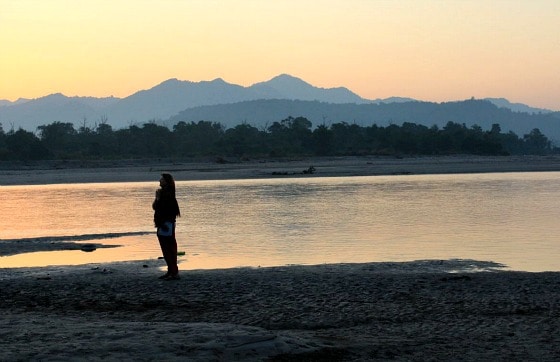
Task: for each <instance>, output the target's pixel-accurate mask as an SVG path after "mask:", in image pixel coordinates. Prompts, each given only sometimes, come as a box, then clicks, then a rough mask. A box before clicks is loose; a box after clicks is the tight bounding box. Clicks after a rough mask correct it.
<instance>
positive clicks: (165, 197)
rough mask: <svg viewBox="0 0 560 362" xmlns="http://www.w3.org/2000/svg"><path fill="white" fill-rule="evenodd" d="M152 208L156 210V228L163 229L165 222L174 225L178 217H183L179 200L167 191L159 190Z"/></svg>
mask: <svg viewBox="0 0 560 362" xmlns="http://www.w3.org/2000/svg"><path fill="white" fill-rule="evenodd" d="M152 208H153V209H154V224H155V226H156V227H161V226H162V225H163V224H164V223H165V222H173V223H174V222H175V220H176V219H177V216H180V215H181V212H180V210H179V204H178V203H177V199H176V198H175V196H174V195H173V194H172V193H171V192H169V191H167V190H165V189H160V190H158V193H157V196H156V199H155V200H154V202H153V203H152Z"/></svg>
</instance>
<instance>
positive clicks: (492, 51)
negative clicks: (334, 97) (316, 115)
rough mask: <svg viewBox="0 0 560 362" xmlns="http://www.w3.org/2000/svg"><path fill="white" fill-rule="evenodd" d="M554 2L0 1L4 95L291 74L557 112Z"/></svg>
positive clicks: (362, 90)
mask: <svg viewBox="0 0 560 362" xmlns="http://www.w3.org/2000/svg"><path fill="white" fill-rule="evenodd" d="M559 34H560V1H558V0H531V1H509V0H495V1H487V0H471V1H458V0H457V1H454V0H449V1H440V0H345V1H340V0H282V1H263V0H235V1H233V0H232V1H227V0H223V1H217V0H190V1H188V0H82V1H75V0H49V1H44V0H0V99H8V100H12V101H13V100H16V99H17V98H20V97H23V98H37V97H42V96H45V95H48V94H51V93H56V92H61V93H63V94H65V95H67V96H95V97H105V96H111V95H114V96H116V97H126V96H128V95H131V94H133V93H134V92H136V91H138V90H141V89H148V88H151V87H153V86H155V85H157V84H159V83H161V82H162V81H164V80H167V79H169V78H177V79H180V80H190V81H201V80H213V79H215V78H223V79H224V80H225V81H227V82H229V83H235V84H240V85H243V86H249V85H251V84H254V83H256V82H261V81H266V80H269V79H271V78H272V77H274V76H276V75H279V74H282V73H287V74H290V75H293V76H296V77H299V78H301V79H303V80H305V81H307V82H308V83H311V84H313V85H315V86H318V87H324V88H330V87H339V86H344V87H347V88H349V89H350V90H352V91H353V92H355V93H357V94H359V95H360V96H362V97H364V98H368V99H376V98H386V97H391V96H403V97H412V98H415V99H419V100H426V101H436V102H443V101H449V100H462V99H467V98H470V97H475V98H485V97H505V98H508V99H509V100H510V101H512V102H521V103H525V104H529V105H531V106H535V107H543V108H549V109H553V110H560V72H559V71H558V65H559V64H560V36H559Z"/></svg>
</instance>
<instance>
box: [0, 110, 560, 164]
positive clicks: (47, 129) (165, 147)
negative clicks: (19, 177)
mask: <svg viewBox="0 0 560 362" xmlns="http://www.w3.org/2000/svg"><path fill="white" fill-rule="evenodd" d="M558 151H559V149H558V148H556V147H553V146H552V143H551V141H550V140H549V139H548V138H547V137H546V136H545V135H544V134H542V133H541V132H540V130H539V129H537V128H535V129H533V130H532V131H531V132H530V133H529V134H526V135H523V136H522V137H519V136H517V135H516V134H515V133H513V132H508V133H503V132H502V130H501V128H500V125H499V124H493V125H492V127H491V129H489V130H483V129H482V128H481V127H479V126H476V125H475V126H472V127H466V126H465V124H459V123H453V122H448V123H447V124H446V125H445V126H444V127H442V128H439V127H438V126H435V125H434V126H432V127H426V126H423V125H418V124H414V123H408V122H406V123H403V124H402V125H401V126H398V125H389V126H387V127H380V126H377V125H375V124H374V125H371V126H360V125H357V124H350V123H346V122H340V123H334V124H332V125H325V124H321V125H319V126H317V127H315V128H313V125H312V123H311V122H310V121H309V120H308V119H306V118H304V117H296V118H294V117H288V118H286V119H284V120H282V121H278V122H273V123H272V124H271V125H269V126H267V127H262V129H258V128H256V127H254V126H251V125H249V124H246V123H243V124H239V125H237V126H235V127H233V128H228V129H226V128H225V127H224V126H223V125H222V124H220V123H217V122H210V121H199V122H185V121H179V122H178V123H176V124H175V125H174V126H173V127H172V129H170V128H168V127H165V126H162V125H158V124H157V123H156V122H148V123H145V124H143V125H131V126H129V127H128V128H123V129H118V130H113V128H112V127H111V126H110V125H109V124H107V123H106V122H105V121H102V122H100V123H99V124H97V125H95V126H94V127H88V126H87V125H86V124H85V122H84V125H82V126H81V127H79V128H78V129H76V128H75V127H74V125H73V123H64V122H53V123H51V124H48V125H43V126H39V127H38V128H37V132H36V133H33V132H29V131H26V130H23V129H19V130H17V131H15V130H10V131H9V132H5V131H4V130H3V128H2V127H1V125H0V160H5V161H6V160H18V161H26V160H111V159H135V158H170V157H171V158H172V157H177V158H182V157H201V156H202V157H204V156H221V157H247V158H251V157H252V158H257V157H291V156H347V155H452V154H476V155H519V154H533V155H544V154H551V153H558Z"/></svg>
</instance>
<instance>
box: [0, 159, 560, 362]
mask: <svg viewBox="0 0 560 362" xmlns="http://www.w3.org/2000/svg"><path fill="white" fill-rule="evenodd" d="M310 166H314V167H315V168H316V172H315V173H314V174H313V175H312V177H320V176H349V175H388V174H421V173H454V172H511V171H518V172H519V171H559V170H560V162H559V159H557V158H556V157H549V158H509V157H508V158H478V157H474V158H471V157H466V158H465V157H457V158H454V157H446V158H421V159H417V158H411V159H395V158H390V159H385V158H383V159H382V158H344V159H313V160H309V159H305V160H292V161H286V162H269V161H267V162H264V161H263V162H256V161H254V162H253V161H251V162H244V163H231V164H229V163H228V164H216V163H195V164H191V163H165V162H162V163H161V164H160V165H153V164H151V165H138V164H134V165H123V164H122V163H121V164H119V165H115V167H109V168H107V167H91V166H88V167H87V168H83V167H82V168H78V167H66V168H62V169H60V168H59V169H53V168H52V167H46V168H38V167H37V166H36V165H35V166H34V167H31V168H29V169H11V170H9V169H3V170H1V171H0V185H8V184H40V183H57V182H117V181H152V182H153V181H154V180H157V178H158V176H159V173H160V172H162V171H169V172H173V174H174V175H175V176H176V178H177V180H200V179H226V178H263V177H300V176H301V177H304V176H309V175H307V174H304V173H303V170H307V169H308V167H310ZM4 247H5V245H2V246H0V248H4ZM73 247H75V246H73ZM162 267H163V261H161V260H148V261H142V262H128V263H115V264H97V265H93V264H92V265H82V266H73V267H47V268H17V269H7V268H3V269H2V268H0V295H1V298H0V313H1V316H0V337H1V338H0V341H1V342H0V344H1V347H2V348H0V360H1V361H4V360H6V361H11V360H41V361H61V360H92V361H93V360H104V361H105V360H115V361H117V360H118V361H120V360H137V361H152V360H172V361H173V360H176V361H184V360H189V361H235V360H240V361H246V360H247V361H319V360H324V361H372V360H379V361H385V360H396V361H457V360H459V361H481V360H482V361H489V360H491V361H556V360H560V347H559V346H560V343H559V342H560V310H559V305H560V273H556V272H549V273H526V272H512V271H502V270H500V266H499V265H494V264H492V263H487V262H480V261H461V260H445V261H438V260H434V261H418V262H408V263H368V264H337V265H319V266H286V267H274V268H236V269H225V270H194V271H183V272H182V274H181V275H182V278H181V279H180V280H178V281H162V280H159V279H158V278H157V277H158V276H159V275H160V274H161V273H162V272H161V268H162ZM473 269H475V270H484V271H473Z"/></svg>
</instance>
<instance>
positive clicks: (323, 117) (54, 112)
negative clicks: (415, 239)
mask: <svg viewBox="0 0 560 362" xmlns="http://www.w3.org/2000/svg"><path fill="white" fill-rule="evenodd" d="M290 116H292V117H298V116H303V117H306V118H308V119H309V120H310V121H311V122H312V123H313V125H315V126H316V125H319V124H327V125H328V124H332V123H338V122H347V123H357V124H360V125H371V124H373V123H375V124H377V125H379V126H386V125H389V124H391V123H392V124H402V123H403V122H412V123H418V124H424V125H427V126H432V125H438V126H443V125H445V124H446V123H447V122H448V121H452V122H456V123H465V124H466V125H467V126H472V125H474V124H477V125H479V126H481V127H482V128H483V129H488V128H490V126H491V125H492V124H493V123H499V124H500V125H501V127H502V130H503V131H506V132H507V131H513V132H515V133H516V134H518V135H520V136H521V135H523V134H526V133H529V132H530V131H531V130H532V129H534V128H539V129H540V130H541V131H542V132H543V133H544V134H545V135H547V136H548V137H549V138H551V139H553V140H560V112H552V111H550V110H546V109H538V108H532V107H530V106H527V105H524V104H512V103H510V102H509V101H507V100H506V99H501V98H493V99H486V100H466V101H458V102H457V101H455V102H444V103H433V102H422V101H417V100H414V99H410V98H398V97H392V98H387V99H375V100H368V99H364V98H362V97H360V96H359V95H357V94H355V93H353V92H351V91H350V90H348V89H347V88H344V87H339V88H328V89H325V88H319V87H315V86H313V85H311V84H308V83H306V82H305V81H303V80H301V79H299V78H296V77H293V76H290V75H286V74H283V75H279V76H277V77H274V78H272V79H271V80H269V81H266V82H260V83H256V84H253V85H252V86H249V87H243V86H240V85H235V84H230V83H227V82H225V81H224V80H222V79H215V80H213V81H202V82H190V81H180V80H177V79H169V80H166V81H164V82H163V83H161V84H159V85H157V86H155V87H153V88H151V89H148V90H142V91H138V92H136V93H134V94H132V95H130V96H128V97H126V98H115V97H108V98H94V97H67V96H65V95H62V94H60V93H58V94H51V95H48V96H45V97H41V98H37V99H30V100H26V99H20V100H17V101H15V102H9V101H5V100H0V123H1V124H2V126H3V128H4V130H5V131H8V130H10V129H12V128H13V129H19V128H23V129H26V130H29V131H35V130H36V129H37V127H38V126H40V125H46V124H50V123H52V122H55V121H60V122H70V123H73V124H74V125H75V127H76V128H77V127H79V126H82V125H84V124H85V125H86V126H89V127H93V126H94V125H95V124H99V123H100V122H102V121H103V122H107V123H108V124H110V125H111V126H112V127H113V128H114V129H119V128H125V127H129V126H130V125H133V124H139V125H141V124H143V123H146V122H150V121H156V122H158V123H161V124H165V125H167V126H173V125H174V124H176V123H177V122H179V121H186V122H198V121H200V120H206V121H215V122H220V123H222V124H224V125H225V126H226V127H234V126H236V125H237V124H240V123H242V122H246V123H248V124H251V125H254V126H256V127H266V126H267V125H270V124H271V123H272V122H275V121H281V120H283V119H285V118H288V117H290Z"/></svg>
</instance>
